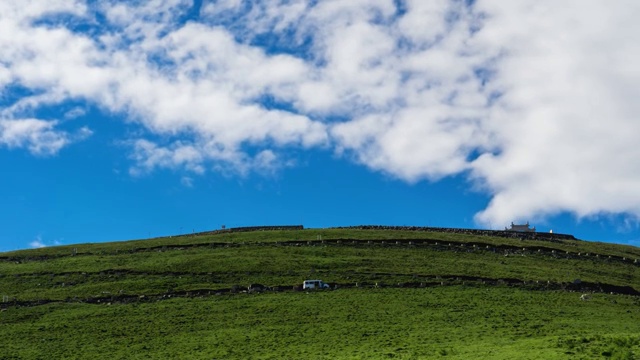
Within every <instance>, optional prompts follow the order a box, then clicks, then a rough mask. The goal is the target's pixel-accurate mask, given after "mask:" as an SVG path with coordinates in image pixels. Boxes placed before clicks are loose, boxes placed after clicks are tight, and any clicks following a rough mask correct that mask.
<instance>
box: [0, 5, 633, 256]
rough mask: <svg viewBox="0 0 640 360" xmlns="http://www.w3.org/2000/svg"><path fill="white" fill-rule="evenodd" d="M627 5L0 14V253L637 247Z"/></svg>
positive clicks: (26, 10)
mask: <svg viewBox="0 0 640 360" xmlns="http://www.w3.org/2000/svg"><path fill="white" fill-rule="evenodd" d="M638 14H640V2H637V1H634V0H619V1H615V2H610V1H605V0H565V1H562V2H557V1H551V0H520V1H509V2H505V1H502V0H475V1H474V0H430V1H423V0H349V1H346V0H148V1H108V0H101V1H98V0H47V1H43V0H22V1H10V0H0V166H1V169H2V170H1V172H0V174H1V176H0V206H1V207H0V251H9V250H14V249H23V248H29V247H42V246H55V245H66V244H75V243H87V242H103V241H115V240H128V239H140V238H148V237H157V236H168V235H174V234H180V233H190V232H199V231H207V230H214V229H219V228H220V227H221V226H223V225H225V226H226V227H236V226H254V225H294V224H295V225H297V224H301V225H304V226H305V227H310V228H317V227H331V226H349V225H360V224H384V225H415V226H437V227H459V228H481V229H504V227H506V226H508V225H509V224H510V223H511V222H516V223H524V222H526V221H528V222H529V223H530V224H531V225H532V226H535V227H536V228H537V230H538V231H545V232H548V231H551V230H553V231H554V232H556V233H567V234H573V235H575V236H576V237H577V238H580V239H585V240H598V241H606V242H615V243H621V244H632V245H636V246H638V245H640V227H639V224H640V221H639V220H640V161H639V160H640V146H638V141H637V138H638V135H639V134H640V101H638V100H637V99H638V98H640V67H639V66H638V64H640V38H639V37H638V34H640V22H638V21H637V15H638Z"/></svg>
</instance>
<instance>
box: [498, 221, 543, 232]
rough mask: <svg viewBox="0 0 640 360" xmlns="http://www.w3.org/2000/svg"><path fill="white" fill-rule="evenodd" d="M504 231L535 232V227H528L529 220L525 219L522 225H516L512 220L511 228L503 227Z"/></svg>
mask: <svg viewBox="0 0 640 360" xmlns="http://www.w3.org/2000/svg"><path fill="white" fill-rule="evenodd" d="M504 231H518V232H535V231H536V228H535V227H532V228H531V227H529V222H528V221H527V223H526V224H524V225H516V224H514V223H513V222H512V223H511V228H504Z"/></svg>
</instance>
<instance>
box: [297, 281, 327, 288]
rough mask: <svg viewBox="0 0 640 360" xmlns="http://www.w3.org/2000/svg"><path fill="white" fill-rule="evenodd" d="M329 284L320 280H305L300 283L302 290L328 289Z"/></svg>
mask: <svg viewBox="0 0 640 360" xmlns="http://www.w3.org/2000/svg"><path fill="white" fill-rule="evenodd" d="M328 288H329V284H327V283H325V282H324V281H322V280H305V281H304V282H303V283H302V290H310V289H328Z"/></svg>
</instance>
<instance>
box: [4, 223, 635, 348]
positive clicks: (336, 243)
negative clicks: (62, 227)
mask: <svg viewBox="0 0 640 360" xmlns="http://www.w3.org/2000/svg"><path fill="white" fill-rule="evenodd" d="M240 230H243V231H240ZM637 259H640V249H638V248H635V247H631V246H622V245H615V244H608V243H597V242H586V241H581V240H576V239H574V238H573V237H571V236H566V235H557V234H554V235H550V234H536V235H530V234H529V235H522V234H518V235H514V234H513V233H505V232H482V231H472V230H459V229H458V230H455V231H454V230H452V229H437V228H413V227H411V228H395V227H358V228H336V229H300V228H281V229H279V228H268V229H259V228H249V229H237V231H229V230H226V231H217V232H211V233H201V234H194V235H191V236H178V237H167V238H156V239H149V240H137V241H127V242H113V243H101V244H81V245H73V246H60V247H52V248H42V249H33V250H22V251H15V252H9V253H3V254H0V295H2V296H3V298H2V303H0V307H1V308H2V312H1V313H0V320H1V323H2V325H3V326H2V327H0V332H1V333H2V340H0V344H1V345H2V346H1V348H2V349H4V350H3V358H18V359H19V358H43V359H44V358H51V357H53V358H79V359H80V358H88V357H92V358H109V359H114V358H123V359H124V358H132V357H139V358H145V357H149V358H181V359H183V358H194V359H199V358H247V357H249V358H362V357H367V358H387V357H397V358H438V357H448V358H477V356H478V355H481V356H484V357H485V358H505V359H506V358H514V356H515V357H518V358H547V359H548V358H556V357H557V358H592V357H594V356H598V357H618V358H637V357H640V336H638V334H639V333H640V321H639V320H640V292H639V291H640V276H638V275H639V274H640V272H639V266H640V264H639V261H638V260H637ZM315 278H318V279H322V280H324V281H325V282H328V283H329V284H331V287H332V290H328V291H312V292H309V291H301V289H300V285H301V284H302V281H303V280H305V279H315ZM251 284H260V285H263V286H264V288H265V289H264V291H247V287H248V286H249V285H251ZM258 289H259V290H263V289H260V288H258ZM582 294H590V298H589V300H581V299H580V298H581V295H582ZM34 339H36V341H34ZM247 354H250V356H248V355H247Z"/></svg>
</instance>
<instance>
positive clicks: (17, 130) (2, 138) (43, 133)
mask: <svg viewBox="0 0 640 360" xmlns="http://www.w3.org/2000/svg"><path fill="white" fill-rule="evenodd" d="M55 126H56V122H55V121H44V120H38V119H18V120H0V145H4V146H6V147H8V148H22V147H25V148H27V149H29V151H30V152H31V153H32V154H35V155H52V154H55V153H57V152H58V151H59V150H60V149H61V148H62V147H64V146H65V145H67V144H68V143H69V141H70V140H69V136H68V134H67V133H66V132H62V131H59V130H56V129H55Z"/></svg>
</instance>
